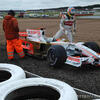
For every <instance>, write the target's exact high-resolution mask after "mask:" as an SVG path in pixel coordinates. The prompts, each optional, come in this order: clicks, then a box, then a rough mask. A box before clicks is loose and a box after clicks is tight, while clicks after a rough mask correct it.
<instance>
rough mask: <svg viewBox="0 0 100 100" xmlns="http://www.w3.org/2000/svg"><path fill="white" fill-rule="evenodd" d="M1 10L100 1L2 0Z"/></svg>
mask: <svg viewBox="0 0 100 100" xmlns="http://www.w3.org/2000/svg"><path fill="white" fill-rule="evenodd" d="M0 1H1V2H0V10H9V9H12V10H31V9H48V8H59V7H69V6H87V5H94V4H100V0H0Z"/></svg>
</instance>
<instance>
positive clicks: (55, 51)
mask: <svg viewBox="0 0 100 100" xmlns="http://www.w3.org/2000/svg"><path fill="white" fill-rule="evenodd" d="M66 57H67V54H66V50H65V48H64V47H62V46H61V45H52V46H51V47H50V48H49V49H48V53H47V61H48V63H49V65H50V66H52V67H60V66H61V65H62V64H64V62H65V61H66Z"/></svg>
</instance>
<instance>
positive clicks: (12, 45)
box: [7, 39, 25, 59]
mask: <svg viewBox="0 0 100 100" xmlns="http://www.w3.org/2000/svg"><path fill="white" fill-rule="evenodd" d="M14 49H15V50H16V52H17V53H18V54H19V56H20V58H23V57H24V56H25V55H24V52H23V48H22V46H21V41H20V40H19V39H13V40H7V54H8V59H13V58H14Z"/></svg>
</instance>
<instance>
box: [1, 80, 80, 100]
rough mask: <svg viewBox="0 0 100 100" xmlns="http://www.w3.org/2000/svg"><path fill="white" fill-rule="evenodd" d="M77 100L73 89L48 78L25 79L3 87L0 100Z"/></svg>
mask: <svg viewBox="0 0 100 100" xmlns="http://www.w3.org/2000/svg"><path fill="white" fill-rule="evenodd" d="M26 99H32V100H33V99H46V100H78V99H77V94H76V92H75V91H74V89H73V88H72V87H71V86H70V85H68V84H66V83H65V82H62V81H59V80H56V79H48V78H27V79H22V80H18V81H16V82H12V83H9V84H7V85H6V86H3V87H2V88H1V90H0V100H26Z"/></svg>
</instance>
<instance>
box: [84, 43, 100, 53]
mask: <svg viewBox="0 0 100 100" xmlns="http://www.w3.org/2000/svg"><path fill="white" fill-rule="evenodd" d="M84 45H85V46H86V47H88V48H90V49H92V50H93V51H95V52H97V53H100V47H99V45H98V44H97V43H96V42H85V43H84Z"/></svg>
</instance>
